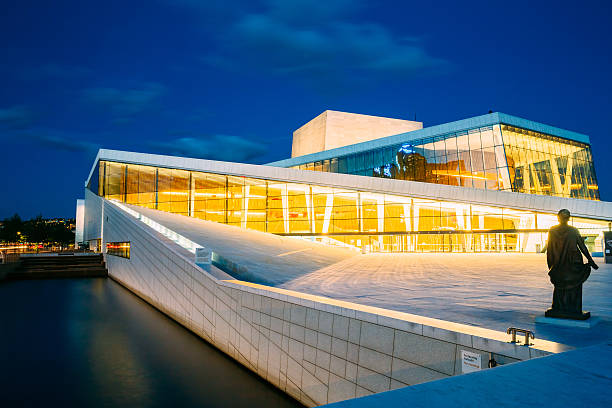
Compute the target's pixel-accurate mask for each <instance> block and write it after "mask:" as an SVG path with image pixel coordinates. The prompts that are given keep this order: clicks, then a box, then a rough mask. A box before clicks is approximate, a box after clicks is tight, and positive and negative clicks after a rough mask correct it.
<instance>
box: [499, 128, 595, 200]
mask: <svg viewBox="0 0 612 408" xmlns="http://www.w3.org/2000/svg"><path fill="white" fill-rule="evenodd" d="M502 134H503V139H504V147H505V150H506V156H507V160H508V168H509V171H510V181H511V183H512V185H513V189H514V191H517V192H521V193H529V194H543V195H554V196H561V197H573V198H586V199H590V200H599V187H598V185H597V179H596V177H595V169H594V167H593V157H592V155H591V148H590V147H589V145H587V144H584V143H579V142H573V141H570V140H564V139H559V138H557V137H554V136H549V135H546V134H543V133H539V132H534V131H531V130H527V129H522V128H517V127H513V126H508V125H502Z"/></svg>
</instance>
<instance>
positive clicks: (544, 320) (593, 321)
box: [535, 316, 601, 329]
mask: <svg viewBox="0 0 612 408" xmlns="http://www.w3.org/2000/svg"><path fill="white" fill-rule="evenodd" d="M600 321H601V319H600V318H599V317H591V318H590V319H587V320H574V319H560V318H557V317H546V316H537V317H536V318H535V322H536V323H540V324H550V325H553V326H560V327H576V328H582V329H590V328H591V327H594V326H596V325H597V324H598V323H599V322H600Z"/></svg>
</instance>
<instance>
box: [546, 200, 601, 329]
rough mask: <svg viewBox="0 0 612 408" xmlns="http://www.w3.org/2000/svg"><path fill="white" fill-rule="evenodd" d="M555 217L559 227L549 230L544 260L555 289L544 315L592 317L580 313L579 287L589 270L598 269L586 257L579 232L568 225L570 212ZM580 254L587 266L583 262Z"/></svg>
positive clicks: (587, 275) (561, 211)
mask: <svg viewBox="0 0 612 408" xmlns="http://www.w3.org/2000/svg"><path fill="white" fill-rule="evenodd" d="M557 218H558V219H559V225H555V226H554V227H552V228H551V229H550V230H549V231H548V244H547V249H546V260H547V262H548V275H549V276H550V281H551V282H552V284H553V285H554V286H555V289H554V291H553V301H552V307H551V308H550V309H548V310H547V311H546V313H545V316H546V317H557V318H562V319H575V320H586V319H588V318H589V317H590V316H591V314H590V313H589V312H583V311H582V284H583V283H584V282H585V281H586V280H587V279H588V278H589V275H590V274H591V268H593V269H598V268H599V266H597V264H596V263H595V262H594V261H593V258H592V257H591V254H589V250H588V249H587V247H586V245H585V244H584V239H583V238H582V237H581V236H580V232H578V230H577V229H576V228H574V227H571V226H569V225H567V222H568V221H569V219H570V212H569V211H568V210H565V209H563V210H560V211H559V213H558V214H557ZM581 253H582V255H584V256H585V257H586V259H587V260H588V263H586V264H585V263H583V260H582V255H581Z"/></svg>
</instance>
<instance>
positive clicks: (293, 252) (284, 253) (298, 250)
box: [276, 248, 312, 257]
mask: <svg viewBox="0 0 612 408" xmlns="http://www.w3.org/2000/svg"><path fill="white" fill-rule="evenodd" d="M311 250H312V248H304V249H296V250H295V251H289V252H283V253H282V254H278V255H276V256H277V257H282V256H287V255H292V254H297V253H298V252H304V251H311Z"/></svg>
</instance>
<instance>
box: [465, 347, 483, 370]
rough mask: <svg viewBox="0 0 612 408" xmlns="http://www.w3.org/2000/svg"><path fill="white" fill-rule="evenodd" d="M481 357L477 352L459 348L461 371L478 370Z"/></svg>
mask: <svg viewBox="0 0 612 408" xmlns="http://www.w3.org/2000/svg"><path fill="white" fill-rule="evenodd" d="M481 364H482V359H481V356H480V354H479V353H473V352H471V351H466V350H461V372H462V373H463V374H466V373H473V372H474V371H480V370H481V367H482V365H481Z"/></svg>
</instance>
